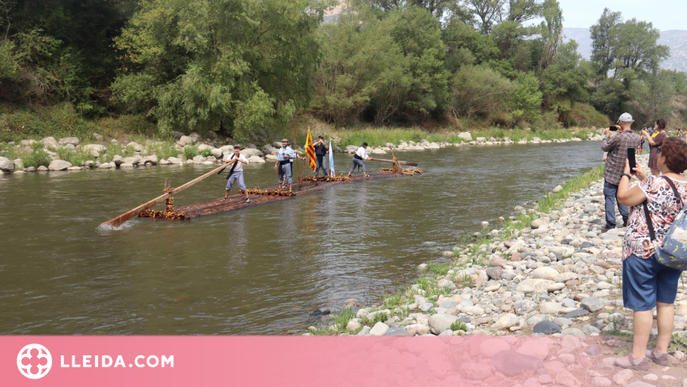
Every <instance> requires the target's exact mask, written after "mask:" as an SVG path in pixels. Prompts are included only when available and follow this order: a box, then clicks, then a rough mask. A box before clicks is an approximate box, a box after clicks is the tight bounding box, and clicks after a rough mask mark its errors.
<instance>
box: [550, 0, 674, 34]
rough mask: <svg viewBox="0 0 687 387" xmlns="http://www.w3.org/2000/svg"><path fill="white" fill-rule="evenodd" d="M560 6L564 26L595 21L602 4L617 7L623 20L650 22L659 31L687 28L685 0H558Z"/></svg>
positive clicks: (578, 26) (579, 26) (609, 7)
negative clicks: (634, 19) (633, 19)
mask: <svg viewBox="0 0 687 387" xmlns="http://www.w3.org/2000/svg"><path fill="white" fill-rule="evenodd" d="M558 3H559V4H560V5H561V9H562V10H563V17H564V18H565V21H563V26H565V27H575V28H588V27H590V26H591V25H592V24H594V23H596V21H597V20H599V17H600V16H601V13H602V12H603V10H604V8H608V9H610V10H611V11H613V12H618V11H620V12H621V13H622V16H623V19H624V20H630V19H632V18H636V19H637V20H642V21H647V22H651V23H653V25H654V27H655V28H658V29H659V30H661V31H667V30H687V22H686V21H685V17H686V16H687V0H558Z"/></svg>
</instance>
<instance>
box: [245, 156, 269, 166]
mask: <svg viewBox="0 0 687 387" xmlns="http://www.w3.org/2000/svg"><path fill="white" fill-rule="evenodd" d="M248 162H249V163H255V164H263V163H264V162H265V160H263V159H262V158H260V157H258V156H251V157H249V158H248Z"/></svg>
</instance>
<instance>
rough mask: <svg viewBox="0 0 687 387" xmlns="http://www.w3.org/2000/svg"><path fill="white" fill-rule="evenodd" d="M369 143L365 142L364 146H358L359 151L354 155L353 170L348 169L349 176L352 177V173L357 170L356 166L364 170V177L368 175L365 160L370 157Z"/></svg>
mask: <svg viewBox="0 0 687 387" xmlns="http://www.w3.org/2000/svg"><path fill="white" fill-rule="evenodd" d="M366 149H367V143H366V142H364V143H363V146H361V147H360V148H358V150H357V151H355V154H354V155H353V166H352V167H351V170H350V171H348V177H351V173H353V171H355V167H360V169H362V170H363V177H367V176H368V174H367V173H365V163H363V160H367V159H369V158H370V156H368V155H367V151H366Z"/></svg>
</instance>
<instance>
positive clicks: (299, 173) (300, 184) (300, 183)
mask: <svg viewBox="0 0 687 387" xmlns="http://www.w3.org/2000/svg"><path fill="white" fill-rule="evenodd" d="M293 148H294V149H293V152H294V153H295V154H296V160H295V161H296V163H295V164H296V174H297V175H298V189H303V180H301V169H300V167H299V166H298V141H297V140H296V124H293Z"/></svg>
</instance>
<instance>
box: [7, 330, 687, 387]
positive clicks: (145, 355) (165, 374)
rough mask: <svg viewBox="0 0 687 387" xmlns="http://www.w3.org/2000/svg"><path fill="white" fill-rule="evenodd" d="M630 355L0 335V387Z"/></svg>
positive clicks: (411, 341)
mask: <svg viewBox="0 0 687 387" xmlns="http://www.w3.org/2000/svg"><path fill="white" fill-rule="evenodd" d="M630 349H631V342H629V341H628V340H627V339H623V338H602V337H596V338H594V337H591V338H586V339H585V338H584V337H575V336H557V337H555V336H547V337H520V336H503V337H490V336H471V337H460V336H454V337H217V336H213V337H197V336H192V337H189V336H182V337H179V336H175V337H167V336H162V337H161V336H157V337H82V336H77V337H74V336H60V337H55V336H5V337H0V375H2V379H1V380H2V383H0V385H2V386H70V387H74V386H126V385H129V386H139V385H148V386H152V385H163V386H206V385H207V386H212V385H230V386H233V385H237V386H238V385H247V386H275V385H279V386H318V387H321V386H413V387H417V386H444V385H446V386H448V385H451V386H464V385H468V386H478V385H483V386H486V385H488V386H490V387H496V386H515V385H517V384H521V385H525V386H533V387H537V386H540V385H552V386H553V385H560V386H569V387H573V386H583V385H597V386H606V385H607V386H610V385H611V380H613V381H614V382H615V383H616V384H619V383H621V382H622V383H630V382H631V381H633V380H642V376H643V375H644V374H646V372H644V373H637V372H634V373H633V372H628V373H625V374H624V376H623V378H625V379H623V380H616V379H617V378H618V376H617V375H618V374H619V371H621V369H620V368H618V367H617V366H614V365H613V358H614V357H618V356H624V355H626V354H627V353H628V352H629V350H630ZM675 355H677V356H676V357H673V358H672V359H671V361H673V362H674V364H672V365H673V367H672V368H669V369H666V368H665V367H662V366H658V365H655V364H653V363H651V368H650V370H649V371H648V372H653V373H655V374H657V377H658V376H659V375H660V376H661V378H662V380H661V381H660V382H661V385H663V386H666V385H672V384H675V385H676V386H677V385H679V384H680V383H682V378H684V376H682V377H680V375H678V374H676V375H672V374H671V372H673V371H675V372H679V373H681V372H683V371H680V370H681V369H682V370H684V369H685V368H686V367H685V365H686V364H685V360H684V359H682V358H680V356H679V353H675ZM664 375H667V376H668V377H664ZM671 378H672V379H671ZM678 382H679V383H678ZM657 383H658V382H657ZM621 385H624V384H621Z"/></svg>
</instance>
